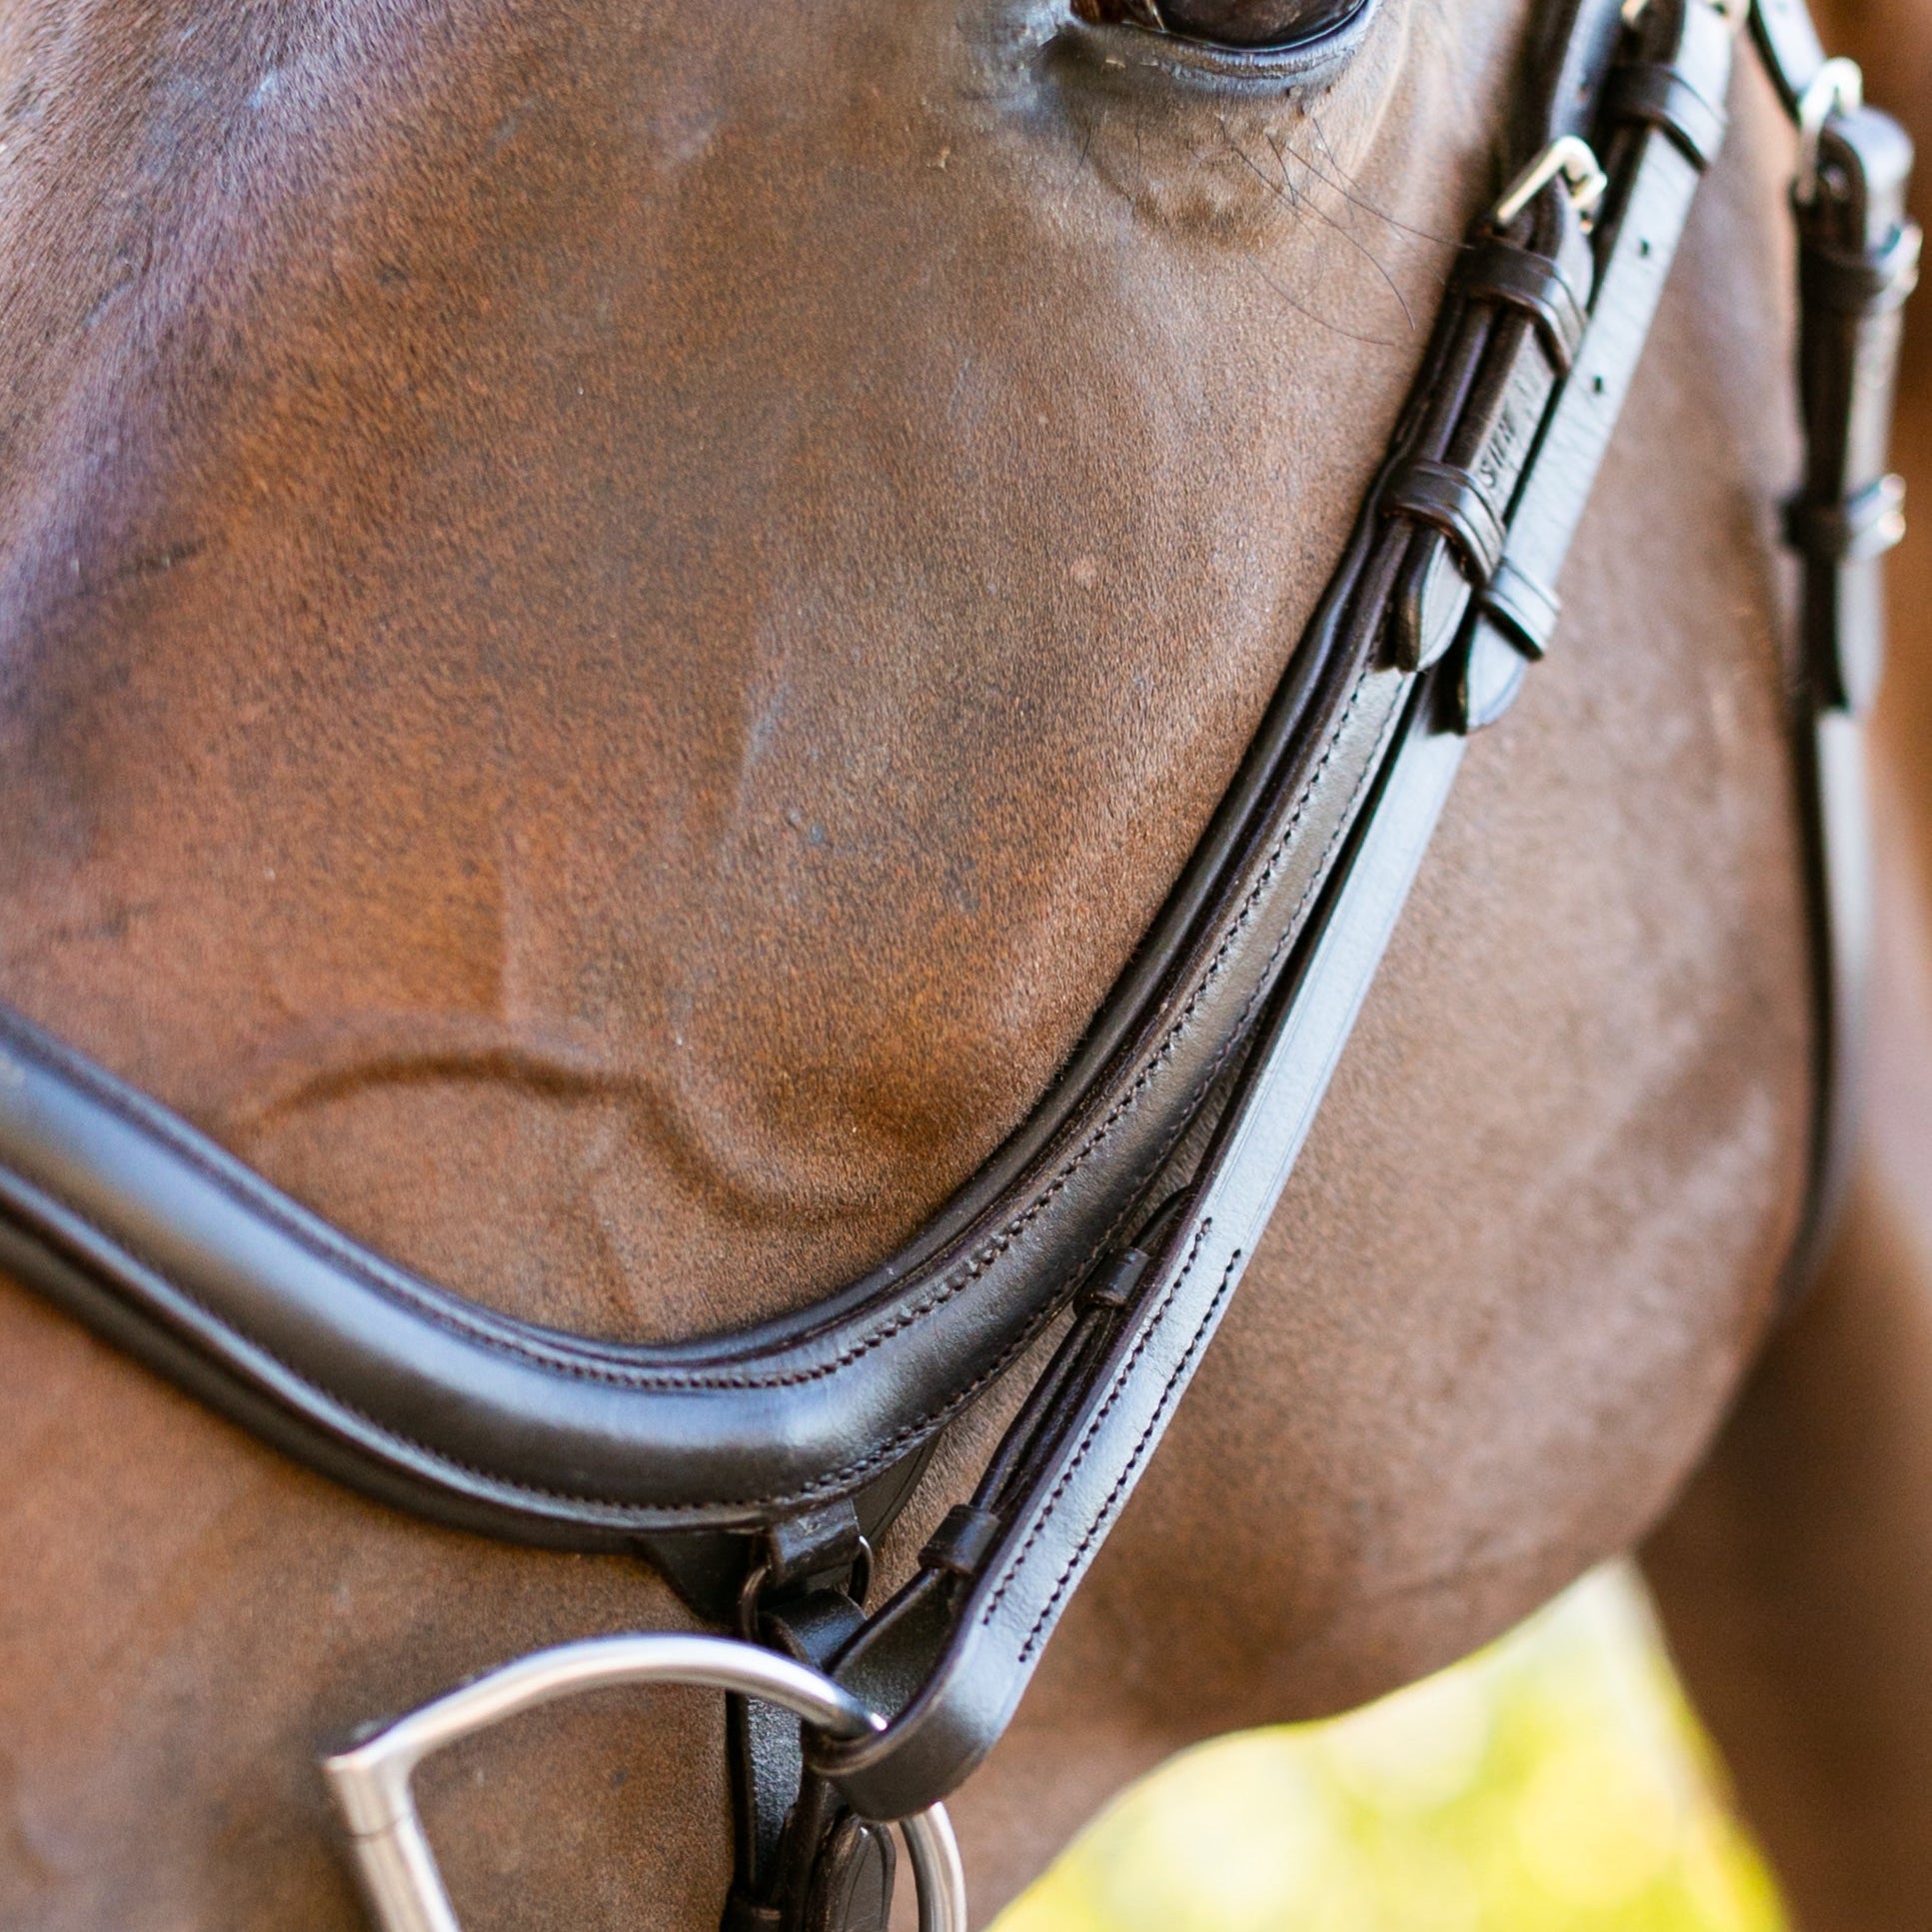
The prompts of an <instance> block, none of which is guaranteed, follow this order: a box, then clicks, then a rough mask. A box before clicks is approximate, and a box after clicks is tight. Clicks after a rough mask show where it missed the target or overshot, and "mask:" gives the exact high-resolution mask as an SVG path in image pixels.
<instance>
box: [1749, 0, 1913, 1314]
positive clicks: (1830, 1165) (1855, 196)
mask: <svg viewBox="0 0 1932 1932" xmlns="http://www.w3.org/2000/svg"><path fill="white" fill-rule="evenodd" d="M1766 19H1767V26H1766V28H1765V30H1764V32H1763V34H1761V38H1762V39H1765V40H1766V42H1767V44H1771V45H1773V46H1774V47H1775V48H1776V49H1777V50H1778V52H1777V56H1776V57H1777V59H1779V60H1781V61H1784V62H1787V63H1789V64H1788V65H1786V66H1784V67H1782V68H1781V69H1780V70H1779V73H1778V84H1779V91H1780V93H1781V94H1783V95H1784V96H1785V98H1786V99H1787V100H1788V101H1790V102H1791V103H1792V105H1793V109H1794V113H1795V111H1796V108H1797V105H1798V103H1799V102H1800V101H1801V99H1802V97H1803V95H1804V93H1805V90H1806V88H1807V87H1809V86H1810V85H1811V83H1812V81H1814V80H1815V79H1816V78H1817V75H1818V72H1819V70H1820V68H1821V66H1822V62H1823V56H1822V53H1817V55H1816V58H1814V57H1813V56H1814V50H1815V49H1816V37H1815V35H1814V36H1812V37H1811V38H1810V40H1809V41H1807V39H1806V37H1805V34H1804V32H1803V31H1802V30H1800V29H1799V28H1798V26H1797V25H1796V24H1795V23H1794V21H1793V19H1792V17H1791V15H1790V12H1789V9H1788V7H1787V8H1781V9H1777V10H1771V9H1768V8H1767V10H1766ZM1911 170H1912V145H1911V142H1910V141H1909V140H1908V139H1907V137H1906V135H1905V131H1904V130H1903V129H1902V128H1901V127H1900V126H1899V125H1898V123H1897V122H1896V121H1893V120H1892V119H1890V118H1889V117H1888V116H1886V115H1883V114H1879V113H1876V112H1874V111H1873V110H1871V109H1869V108H1859V109H1856V110H1854V111H1851V112H1836V113H1833V114H1832V115H1831V116H1830V117H1829V118H1827V119H1826V120H1825V121H1824V123H1823V125H1822V127H1821V129H1820V130H1819V134H1818V167H1817V171H1816V172H1817V180H1816V188H1815V192H1814V193H1813V194H1812V195H1811V196H1810V198H1809V199H1801V198H1799V197H1796V196H1794V210H1795V213H1796V217H1797V224H1798V398H1799V408H1800V411H1801V414H1802V419H1803V427H1804V439H1805V474H1804V483H1803V486H1802V488H1801V489H1800V490H1799V492H1798V494H1797V495H1796V496H1795V497H1794V498H1793V499H1792V500H1791V501H1790V502H1789V503H1788V504H1787V505H1786V506H1785V517H1784V529H1785V537H1786V540H1787V541H1788V542H1789V543H1790V544H1791V546H1792V547H1793V549H1794V550H1795V551H1796V552H1797V553H1798V557H1799V563H1800V568H1801V572H1802V593H1801V604H1800V625H1799V659H1798V677H1797V693H1796V704H1797V708H1798V719H1797V733H1796V744H1797V758H1796V777H1797V787H1798V816H1799V823H1800V825H1801V827H1802V829H1803V834H1804V863H1805V888H1806V893H1807V896H1808V898H1809V901H1810V905H1811V947H1812V984H1813V987H1814V989H1815V990H1814V1001H1815V1013H1814V1021H1813V1027H1812V1062H1813V1064H1812V1076H1813V1087H1814V1093H1815V1096H1816V1097H1815V1100H1814V1104H1813V1109H1812V1130H1811V1146H1810V1154H1809V1167H1808V1177H1807V1188H1806V1198H1805V1204H1804V1214H1803V1219H1802V1221H1801V1224H1800V1228H1799V1233H1798V1238H1797V1240H1796V1241H1795V1242H1794V1244H1793V1247H1792V1252H1791V1257H1790V1261H1789V1264H1788V1266H1787V1268H1786V1271H1785V1277H1784V1283H1783V1296H1782V1298H1783V1300H1784V1302H1785V1303H1786V1305H1789V1304H1790V1303H1791V1302H1792V1301H1794V1300H1795V1299H1796V1298H1797V1297H1798V1296H1799V1295H1801V1294H1802V1293H1803V1291H1804V1289H1805V1287H1806V1286H1807V1285H1808V1284H1809V1282H1810V1279H1811V1277H1812V1275H1813V1273H1814V1272H1815V1271H1816V1267H1817V1263H1818V1261H1819V1259H1820V1258H1821V1254H1822V1249H1823V1247H1824V1244H1825V1243H1826V1241H1827V1240H1828V1239H1829V1237H1830V1234H1831V1231H1832V1227H1833V1223H1834V1221H1835V1218H1836V1215H1837V1211H1838V1208H1839V1205H1840V1202H1841V1200H1842V1197H1843V1193H1844V1187H1845V1180H1846V1171H1847V1168H1848V1165H1849V1162H1850V1157H1851V1151H1852V1147H1853V1144H1854V1142H1855V1140H1856V1137H1857V1132H1858V1087H1859V1059H1860V1042H1861V1039H1862V1035H1863V1030H1864V1027H1863V1019H1864V987H1865V979H1866V960H1867V956H1868V954H1869V951H1870V945H1871V939H1870V933H1871V867H1870V861H1869V858H1868V846H1869V837H1870V835H1869V831H1868V827H1867V817H1868V805H1867V799H1866V787H1865V761H1864V747H1863V730H1862V724H1863V720H1864V717H1865V714H1866V713H1867V711H1868V710H1869V709H1870V706H1871V703H1872V700H1873V698H1874V696H1875V695H1876V693H1877V689H1878V681H1879V676H1880V673H1881V671H1882V669H1883V660H1884V637H1885V612H1884V583H1883V579H1882V576H1881V568H1882V566H1881V559H1882V558H1883V556H1884V554H1885V553H1886V552H1887V551H1888V550H1890V549H1891V548H1892V546H1893V545H1894V544H1896V543H1897V542H1898V540H1899V538H1900V537H1901V536H1902V535H1903V534H1904V497H1905V488H1904V485H1903V483H1902V482H1901V481H1900V480H1899V479H1898V478H1897V477H1895V476H1893V475H1891V474H1889V472H1888V470H1887V468H1886V465H1887V462H1888V459H1889V454H1890V442H1891V424H1892V400H1893V386H1894V381H1895V377H1896V372H1897V367H1898V349H1899V328H1900V321H1901V316H1900V310H1901V307H1902V305H1903V304H1904V301H1905V298H1906V297H1907V296H1908V295H1909V294H1910V293H1911V291H1912V289H1913V287H1914V286H1915V284H1916V282H1917V280H1918V265H1919V231H1918V228H1917V226H1916V225H1915V224H1914V223H1913V222H1911V221H1910V220H1909V219H1908V218H1907V216H1906V213H1905V191H1906V186H1907V183H1908V181H1909V179H1910V176H1911Z"/></svg>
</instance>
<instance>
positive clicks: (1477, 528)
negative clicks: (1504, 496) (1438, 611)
mask: <svg viewBox="0 0 1932 1932" xmlns="http://www.w3.org/2000/svg"><path fill="white" fill-rule="evenodd" d="M1382 509H1383V511H1384V512H1385V513H1386V514H1387V515H1389V516H1397V517H1413V518H1415V519H1416V520H1417V521H1418V522H1421V523H1425V524H1431V525H1433V526H1434V527H1435V528H1436V529H1437V530H1439V531H1441V532H1442V534H1443V535H1444V536H1445V537H1447V538H1448V540H1449V541H1450V542H1451V543H1452V544H1453V545H1455V547H1456V549H1457V550H1458V551H1460V552H1461V553H1462V557H1463V560H1464V561H1465V562H1466V563H1467V564H1468V566H1469V569H1470V573H1471V575H1472V576H1473V577H1474V578H1475V580H1476V582H1477V583H1486V582H1487V581H1488V580H1489V579H1490V578H1491V577H1492V576H1494V575H1495V570H1496V566H1497V565H1498V564H1499V563H1501V562H1502V546H1503V527H1502V519H1501V517H1500V516H1498V515H1497V513H1496V507H1495V505H1494V504H1492V503H1491V502H1490V501H1489V496H1488V493H1487V492H1486V491H1485V490H1484V489H1483V487H1482V485H1481V484H1480V483H1478V482H1477V481H1476V479H1475V478H1474V477H1473V476H1472V475H1471V474H1470V473H1469V472H1468V471H1467V470H1465V469H1463V468H1462V467H1461V466H1460V465H1459V464H1454V463H1437V462H1435V461H1434V460H1433V459H1432V458H1429V457H1421V456H1416V457H1410V458H1409V459H1408V461H1407V462H1406V463H1404V464H1402V465H1401V466H1400V468H1398V469H1397V470H1396V472H1395V474H1394V475H1393V476H1392V477H1391V478H1390V479H1389V482H1388V487H1387V489H1386V490H1385V492H1384V493H1383V496H1382Z"/></svg>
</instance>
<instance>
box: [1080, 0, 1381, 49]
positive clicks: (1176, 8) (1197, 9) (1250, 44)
mask: <svg viewBox="0 0 1932 1932" xmlns="http://www.w3.org/2000/svg"><path fill="white" fill-rule="evenodd" d="M1361 6H1362V0H1072V7H1073V12H1074V13H1075V14H1076V15H1077V16H1078V17H1079V18H1080V19H1081V20H1084V21H1086V22H1088V23H1089V24H1090V25H1092V26H1096V27H1099V26H1121V27H1139V28H1142V29H1144V30H1145V31H1146V32H1149V33H1164V34H1175V35H1178V36H1180V37H1181V38H1183V39H1186V40H1199V41H1205V42H1207V43H1209V44H1210V45H1212V46H1218V47H1246V48H1258V47H1286V46H1294V45H1297V44H1299V43H1300V42H1302V41H1308V40H1314V39H1316V38H1318V37H1319V36H1320V35H1322V34H1325V33H1327V32H1329V31H1330V30H1331V29H1332V28H1335V27H1339V26H1340V25H1341V24H1342V22H1343V21H1345V20H1346V19H1347V18H1348V17H1349V16H1350V15H1351V14H1354V13H1357V12H1359V11H1360V10H1361Z"/></svg>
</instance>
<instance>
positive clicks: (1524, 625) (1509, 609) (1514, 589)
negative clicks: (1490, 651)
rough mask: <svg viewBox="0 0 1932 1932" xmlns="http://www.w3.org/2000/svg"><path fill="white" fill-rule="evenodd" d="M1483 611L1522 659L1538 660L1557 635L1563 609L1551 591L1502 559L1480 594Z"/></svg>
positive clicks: (1507, 560)
mask: <svg viewBox="0 0 1932 1932" xmlns="http://www.w3.org/2000/svg"><path fill="white" fill-rule="evenodd" d="M1482 608H1483V609H1484V610H1485V611H1486V612H1488V614H1489V615H1490V617H1492V618H1493V619H1495V621H1496V623H1497V624H1498V625H1499V626H1500V627H1501V629H1502V630H1503V631H1505V632H1506V633H1507V634H1508V636H1509V639H1510V642H1511V643H1512V644H1514V645H1516V646H1517V647H1518V649H1520V650H1521V651H1522V652H1523V653H1524V654H1525V656H1527V657H1531V658H1540V657H1541V656H1542V655H1543V653H1544V652H1546V651H1547V650H1548V649H1549V645H1550V640H1551V639H1552V638H1553V637H1554V636H1555V635H1556V620H1557V617H1558V615H1559V614H1560V613H1561V611H1562V608H1563V607H1562V604H1561V601H1560V600H1559V599H1558V598H1557V595H1556V593H1555V592H1554V591H1552V590H1549V589H1548V588H1547V587H1545V586H1544V585H1542V584H1539V583H1538V582H1537V581H1536V579H1535V578H1533V577H1531V576H1530V575H1529V573H1528V572H1527V571H1521V570H1518V569H1517V568H1516V566H1515V565H1514V564H1512V563H1511V562H1510V561H1509V559H1508V558H1507V557H1505V558H1504V559H1503V560H1502V562H1501V563H1500V564H1498V565H1497V566H1496V568H1495V572H1494V574H1493V575H1492V576H1491V577H1490V579H1489V584H1488V588H1487V589H1486V590H1485V591H1484V592H1483V594H1482Z"/></svg>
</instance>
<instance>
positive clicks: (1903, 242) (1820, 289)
mask: <svg viewBox="0 0 1932 1932" xmlns="http://www.w3.org/2000/svg"><path fill="white" fill-rule="evenodd" d="M1918 280H1919V230H1918V224H1917V223H1916V222H1906V223H1905V224H1904V225H1903V226H1902V227H1901V228H1899V230H1898V231H1897V232H1896V233H1895V234H1894V235H1893V237H1892V239H1891V240H1890V241H1889V242H1888V243H1886V245H1885V246H1884V247H1883V248H1882V249H1879V250H1877V251H1875V252H1874V253H1872V254H1869V255H1864V254H1852V253H1849V252H1847V251H1844V250H1840V249H1835V248H1829V247H1827V246H1825V245H1824V244H1823V243H1822V242H1815V241H1813V240H1811V239H1810V238H1809V237H1807V238H1806V239H1805V241H1804V243H1803V245H1802V247H1801V248H1800V249H1799V251H1798V291H1799V295H1800V297H1801V299H1802V300H1803V302H1804V304H1805V306H1806V307H1807V308H1819V309H1830V310H1832V311H1834V312H1835V313H1837V314H1840V315H1883V314H1884V313H1885V311H1886V310H1887V309H1896V308H1897V307H1898V306H1899V304H1900V303H1901V302H1903V301H1904V300H1905V298H1906V297H1907V296H1908V295H1910V294H1911V293H1912V291H1913V290H1914V289H1915V288H1916V287H1917V286H1918Z"/></svg>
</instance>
